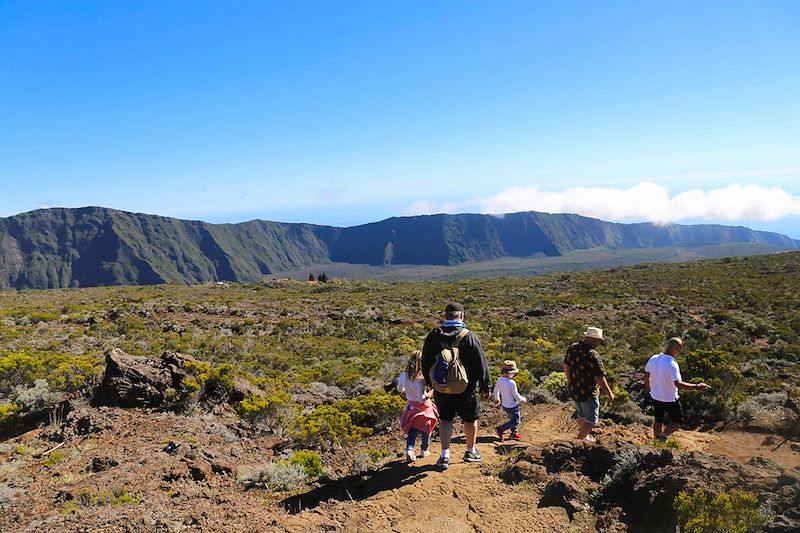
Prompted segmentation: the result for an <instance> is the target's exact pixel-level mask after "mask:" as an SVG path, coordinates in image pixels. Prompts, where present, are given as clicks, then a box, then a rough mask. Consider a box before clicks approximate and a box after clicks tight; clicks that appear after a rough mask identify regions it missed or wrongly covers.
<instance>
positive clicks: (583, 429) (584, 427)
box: [578, 418, 594, 440]
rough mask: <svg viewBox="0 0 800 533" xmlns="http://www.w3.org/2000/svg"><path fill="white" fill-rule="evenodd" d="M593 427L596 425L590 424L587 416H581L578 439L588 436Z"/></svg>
mask: <svg viewBox="0 0 800 533" xmlns="http://www.w3.org/2000/svg"><path fill="white" fill-rule="evenodd" d="M593 427H594V424H590V423H589V421H587V420H586V419H585V418H579V419H578V439H581V440H583V439H584V438H586V435H588V434H589V433H590V432H591V431H592V428H593Z"/></svg>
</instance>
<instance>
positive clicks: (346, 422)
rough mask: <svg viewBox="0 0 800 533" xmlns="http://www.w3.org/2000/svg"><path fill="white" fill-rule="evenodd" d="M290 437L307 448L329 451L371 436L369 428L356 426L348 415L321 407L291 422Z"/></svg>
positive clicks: (335, 409)
mask: <svg viewBox="0 0 800 533" xmlns="http://www.w3.org/2000/svg"><path fill="white" fill-rule="evenodd" d="M291 431H292V437H293V438H294V440H296V441H297V442H299V443H301V444H302V445H305V446H307V447H320V448H323V449H331V448H333V447H334V446H339V445H341V444H344V443H346V442H351V441H354V440H359V439H362V438H365V437H368V436H369V435H371V434H372V429H371V428H365V427H360V426H357V425H355V424H354V423H353V421H352V419H351V418H350V415H349V414H347V413H343V412H342V411H340V410H339V409H338V408H336V407H335V406H333V405H321V406H319V407H317V408H316V409H314V410H313V411H311V412H310V413H303V414H301V415H299V416H297V417H295V419H294V420H293V424H292V430H291Z"/></svg>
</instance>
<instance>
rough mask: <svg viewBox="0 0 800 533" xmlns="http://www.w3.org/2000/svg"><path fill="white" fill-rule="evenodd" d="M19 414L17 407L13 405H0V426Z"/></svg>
mask: <svg viewBox="0 0 800 533" xmlns="http://www.w3.org/2000/svg"><path fill="white" fill-rule="evenodd" d="M18 412H19V407H18V406H17V405H16V404H13V403H4V404H3V405H0V424H2V423H3V422H5V421H7V420H10V419H12V418H14V416H15V415H16V414H17V413H18Z"/></svg>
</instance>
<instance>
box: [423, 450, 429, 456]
mask: <svg viewBox="0 0 800 533" xmlns="http://www.w3.org/2000/svg"><path fill="white" fill-rule="evenodd" d="M430 454H431V452H429V451H428V450H422V457H428V456H429V455H430Z"/></svg>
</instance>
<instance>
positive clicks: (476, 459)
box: [464, 450, 483, 463]
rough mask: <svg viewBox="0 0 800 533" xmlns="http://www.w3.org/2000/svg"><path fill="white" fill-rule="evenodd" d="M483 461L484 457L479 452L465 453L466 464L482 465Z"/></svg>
mask: <svg viewBox="0 0 800 533" xmlns="http://www.w3.org/2000/svg"><path fill="white" fill-rule="evenodd" d="M481 461H483V456H482V455H481V454H479V453H478V452H477V451H474V452H471V451H469V450H467V451H466V452H464V462H465V463H480V462H481Z"/></svg>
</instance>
